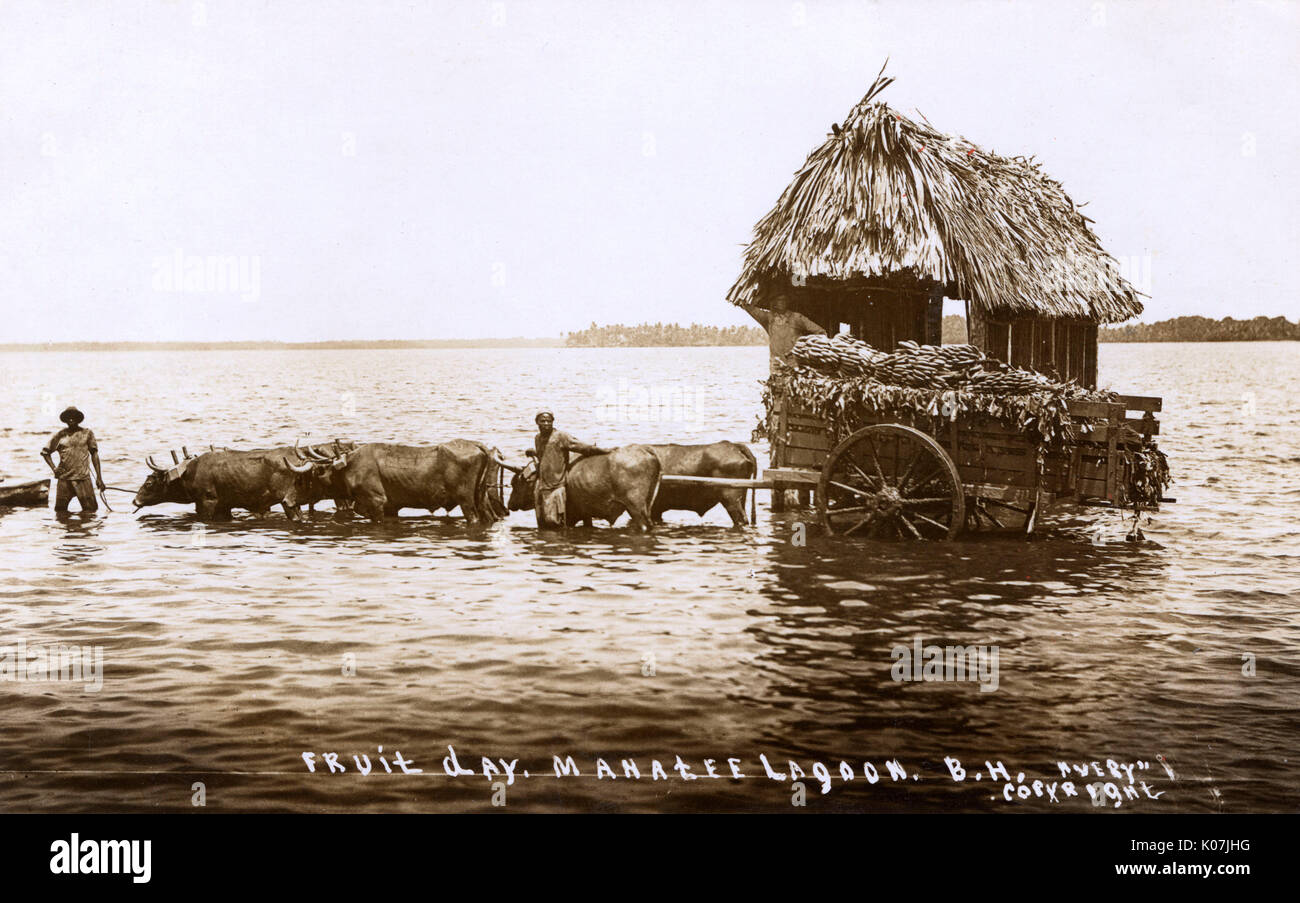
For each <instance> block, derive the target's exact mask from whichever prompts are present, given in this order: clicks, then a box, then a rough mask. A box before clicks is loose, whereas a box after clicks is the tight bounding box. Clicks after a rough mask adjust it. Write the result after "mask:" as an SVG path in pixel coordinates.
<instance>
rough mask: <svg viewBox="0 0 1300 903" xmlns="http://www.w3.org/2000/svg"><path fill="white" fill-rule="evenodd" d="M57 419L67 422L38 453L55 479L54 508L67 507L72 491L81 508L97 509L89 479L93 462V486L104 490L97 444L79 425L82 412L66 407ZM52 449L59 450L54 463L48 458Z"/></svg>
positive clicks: (82, 417) (82, 416)
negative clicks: (56, 460)
mask: <svg viewBox="0 0 1300 903" xmlns="http://www.w3.org/2000/svg"><path fill="white" fill-rule="evenodd" d="M59 419H60V420H62V421H63V422H64V423H66V424H67V426H65V427H64V428H63V429H61V430H59V431H58V432H57V433H55V434H54V435H53V436H52V437H51V438H50V441H49V442H48V443H47V444H46V446H45V447H44V448H43V449H41V457H42V458H44V459H45V463H46V464H48V465H49V466H50V470H52V471H54V477H55V479H57V480H58V481H59V487H58V491H57V493H56V495H55V497H54V510H55V511H67V510H68V502H70V501H72V497H73V496H74V495H75V496H76V497H77V501H78V502H79V503H80V504H81V510H82V511H84V512H87V513H89V512H94V511H98V510H99V503H98V502H96V501H95V488H94V487H92V486H91V483H90V466H91V464H93V465H94V466H95V486H96V487H98V488H99V491H100V492H103V491H104V474H103V473H102V472H101V471H100V469H99V446H98V445H97V444H96V443H95V434H94V433H92V432H91V431H90V430H88V429H86V428H85V427H83V426H82V425H81V421H83V420H85V419H86V415H85V414H83V413H81V412H80V411H78V410H77V409H76V408H75V407H69V408H68V409H67V410H65V411H64V412H63V413H62V414H60V415H59ZM55 452H58V453H59V465H58V466H57V467H55V466H54V461H53V460H52V458H51V456H52V455H53V454H54V453H55Z"/></svg>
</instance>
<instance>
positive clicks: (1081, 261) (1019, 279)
mask: <svg viewBox="0 0 1300 903" xmlns="http://www.w3.org/2000/svg"><path fill="white" fill-rule="evenodd" d="M883 73H884V70H883V69H882V70H881V76H880V77H878V78H877V79H876V82H875V83H874V84H873V85H872V86H871V90H870V91H868V92H867V94H866V96H865V97H863V98H862V100H861V102H859V103H858V105H857V106H855V107H854V108H853V110H852V111H851V112H850V113H849V115H848V118H847V119H845V120H844V122H843V124H842V125H836V126H832V129H833V132H832V134H831V135H829V136H828V137H827V138H826V141H825V142H823V143H822V145H821V146H820V147H818V148H816V149H815V150H814V151H813V152H812V153H811V154H809V155H808V159H807V161H806V162H805V163H804V165H803V167H802V168H801V169H800V170H799V171H798V172H797V173H795V176H794V181H793V182H791V183H790V185H789V186H788V187H787V188H786V190H785V193H784V194H782V195H781V199H780V200H779V201H777V203H776V206H775V207H773V208H772V210H771V212H769V213H768V214H767V216H765V217H763V218H762V219H761V220H759V222H758V225H757V226H755V227H754V240H753V241H752V242H751V243H750V244H749V246H748V248H747V249H746V251H745V266H744V271H743V272H742V273H741V275H740V278H739V279H738V280H737V281H736V284H735V285H734V286H732V288H731V291H730V292H729V293H728V295H727V300H729V301H731V302H732V303H744V304H749V303H753V302H758V303H760V304H762V303H763V298H764V296H765V294H766V293H767V291H768V289H769V288H771V287H773V286H774V285H776V284H781V285H786V286H788V285H790V284H791V282H792V280H793V281H794V282H795V283H796V284H797V283H798V282H800V281H805V282H806V284H807V285H809V286H814V287H816V286H827V285H836V284H844V283H849V284H859V285H861V284H866V280H874V279H879V278H880V277H884V278H886V279H891V278H892V279H894V280H897V279H899V278H902V279H909V278H910V279H915V280H917V281H918V282H920V283H930V284H935V283H937V284H938V286H939V287H941V288H942V289H943V290H944V291H945V293H946V294H947V295H948V296H949V297H953V298H964V299H967V300H969V301H970V302H971V303H972V304H975V305H978V306H979V307H981V308H983V310H984V311H986V312H988V313H995V314H1004V315H1005V314H1016V313H1024V314H1043V315H1046V316H1057V317H1086V318H1088V319H1092V320H1097V321H1100V322H1106V323H1114V322H1119V321H1121V320H1126V319H1128V318H1129V317H1132V316H1134V315H1136V314H1138V313H1141V311H1142V303H1141V302H1140V301H1139V300H1138V297H1137V292H1136V291H1135V290H1134V289H1133V287H1132V286H1131V285H1129V283H1128V281H1127V280H1125V279H1124V278H1123V277H1122V276H1121V275H1120V274H1119V268H1118V265H1117V264H1116V262H1115V260H1114V258H1112V257H1111V256H1110V255H1109V254H1107V253H1106V252H1105V251H1104V250H1103V249H1102V247H1101V245H1100V244H1099V243H1098V241H1097V236H1096V235H1094V234H1093V232H1092V230H1091V229H1090V228H1089V227H1088V223H1090V222H1092V221H1091V220H1089V219H1088V218H1087V217H1086V216H1084V215H1083V214H1082V213H1080V212H1079V210H1078V208H1077V207H1076V206H1075V204H1074V201H1072V200H1071V199H1070V197H1069V195H1067V194H1066V193H1065V190H1064V189H1063V188H1062V187H1061V183H1060V182H1057V181H1055V180H1054V179H1051V178H1049V177H1048V176H1047V175H1046V174H1045V173H1044V172H1043V171H1042V169H1041V168H1040V166H1039V164H1037V163H1035V162H1033V160H1032V158H1031V159H1025V158H1024V157H1002V156H998V155H997V154H993V153H990V152H988V151H985V150H982V149H981V148H979V147H976V146H975V145H974V144H972V143H970V142H969V141H967V140H966V139H965V138H961V137H959V136H950V135H944V134H942V133H940V132H937V131H935V130H934V129H933V128H931V127H930V126H929V125H928V124H924V125H923V124H921V123H917V122H913V121H912V120H910V119H908V118H907V117H905V116H902V115H900V114H899V113H897V112H895V111H894V110H892V109H890V108H889V107H888V106H886V105H885V104H884V103H881V102H879V101H876V100H875V99H874V98H875V96H876V95H877V94H879V93H880V92H881V91H882V90H884V89H885V88H886V87H888V86H889V84H890V83H891V82H892V81H893V79H892V78H890V77H887V76H884V75H883ZM922 118H924V117H922Z"/></svg>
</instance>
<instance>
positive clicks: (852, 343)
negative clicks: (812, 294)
mask: <svg viewBox="0 0 1300 903" xmlns="http://www.w3.org/2000/svg"><path fill="white" fill-rule="evenodd" d="M791 354H792V355H793V356H794V358H795V360H796V361H797V362H798V363H799V364H801V365H803V366H805V367H810V368H812V369H814V370H817V371H820V372H821V373H824V374H826V375H828V376H838V377H856V376H864V377H867V378H868V379H871V380H873V381H875V382H878V383H883V384H885V385H890V386H904V387H907V388H911V389H938V390H942V389H965V390H967V391H971V392H979V393H987V394H993V395H1026V394H1030V393H1034V392H1042V391H1052V390H1053V389H1056V388H1058V387H1059V388H1060V389H1061V390H1065V389H1066V386H1064V385H1062V384H1058V383H1053V382H1052V381H1051V380H1049V379H1048V378H1047V377H1046V376H1043V375H1042V374H1041V373H1035V372H1034V371H1032V370H1022V369H1019V368H1017V367H1009V366H1007V365H1006V364H1004V363H1002V362H1001V361H998V360H994V359H992V358H990V357H987V356H986V355H985V354H984V352H982V351H980V350H979V349H978V348H976V347H975V346H974V345H918V344H917V343H916V342H910V341H908V342H899V343H898V350H897V351H895V352H894V353H892V354H889V353H886V352H883V351H880V350H879V349H877V348H873V347H871V346H870V345H868V344H867V343H866V342H864V341H862V340H861V339H855V338H853V337H852V336H845V335H839V336H836V337H835V338H828V337H826V336H824V335H808V336H804V337H803V338H801V339H800V340H799V341H798V342H796V343H795V346H794V348H793V350H792V351H791Z"/></svg>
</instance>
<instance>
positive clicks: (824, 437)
mask: <svg viewBox="0 0 1300 903" xmlns="http://www.w3.org/2000/svg"><path fill="white" fill-rule="evenodd" d="M786 447H787V448H815V449H820V450H822V451H830V449H831V437H830V434H829V433H825V432H818V433H804V432H800V431H798V430H791V431H790V432H789V434H788V437H787V439H786Z"/></svg>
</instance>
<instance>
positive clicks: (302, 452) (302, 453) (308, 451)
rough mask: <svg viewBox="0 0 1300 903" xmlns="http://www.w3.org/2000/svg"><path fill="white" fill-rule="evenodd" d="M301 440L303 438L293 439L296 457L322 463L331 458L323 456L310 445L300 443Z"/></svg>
mask: <svg viewBox="0 0 1300 903" xmlns="http://www.w3.org/2000/svg"><path fill="white" fill-rule="evenodd" d="M301 442H302V440H301V439H295V440H293V453H294V456H295V457H298V458H302V459H304V460H307V461H311V462H312V463H313V464H322V463H324V462H326V461H328V460H329V458H324V457H321V455H320V454H319V453H318V452H316V451H314V450H313V449H312V447H311V446H310V445H307V446H303V445H300V444H299V443H301Z"/></svg>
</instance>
